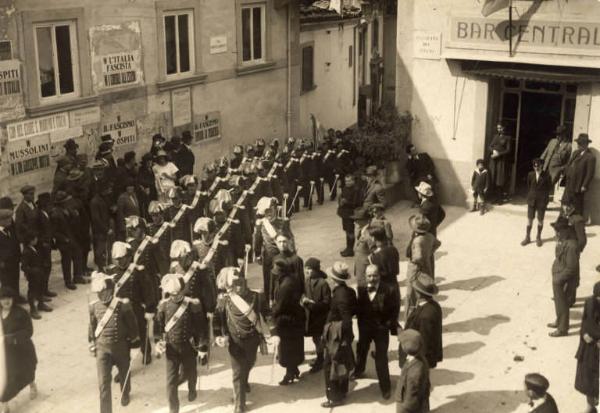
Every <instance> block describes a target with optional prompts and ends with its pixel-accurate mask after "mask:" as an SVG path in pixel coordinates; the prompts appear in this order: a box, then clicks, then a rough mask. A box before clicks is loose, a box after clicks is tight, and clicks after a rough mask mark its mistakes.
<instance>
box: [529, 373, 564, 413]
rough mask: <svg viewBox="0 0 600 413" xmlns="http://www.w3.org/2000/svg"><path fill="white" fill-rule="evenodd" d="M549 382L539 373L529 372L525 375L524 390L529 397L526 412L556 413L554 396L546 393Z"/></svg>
mask: <svg viewBox="0 0 600 413" xmlns="http://www.w3.org/2000/svg"><path fill="white" fill-rule="evenodd" d="M548 387H550V383H549V382H548V379H546V378H545V377H544V376H542V375H541V374H539V373H529V374H527V375H526V376H525V392H526V393H527V398H528V399H529V403H528V405H529V406H528V407H529V410H527V411H528V412H534V413H558V407H557V406H556V402H555V401H554V398H553V397H552V396H551V395H550V393H548Z"/></svg>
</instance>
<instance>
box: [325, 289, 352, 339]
mask: <svg viewBox="0 0 600 413" xmlns="http://www.w3.org/2000/svg"><path fill="white" fill-rule="evenodd" d="M357 307H358V303H357V299H356V293H355V292H354V290H353V289H352V288H350V287H348V286H347V285H344V284H338V285H336V286H335V287H334V288H333V291H332V292H331V305H330V307H329V313H328V314H327V322H328V323H329V322H332V321H341V322H342V335H343V337H344V339H345V340H347V342H349V343H351V342H352V340H354V334H353V333H352V317H354V315H355V314H356V312H357Z"/></svg>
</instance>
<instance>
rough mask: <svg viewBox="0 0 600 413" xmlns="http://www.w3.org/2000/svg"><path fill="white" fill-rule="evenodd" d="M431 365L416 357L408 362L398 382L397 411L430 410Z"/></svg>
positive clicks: (418, 411)
mask: <svg viewBox="0 0 600 413" xmlns="http://www.w3.org/2000/svg"><path fill="white" fill-rule="evenodd" d="M430 390H431V383H430V381H429V367H428V366H427V362H426V361H424V360H422V359H421V358H419V357H416V358H414V359H412V360H411V361H409V362H408V363H406V365H405V366H404V368H403V369H402V372H401V373H400V377H399V378H398V383H397V384H396V413H427V412H429V393H430Z"/></svg>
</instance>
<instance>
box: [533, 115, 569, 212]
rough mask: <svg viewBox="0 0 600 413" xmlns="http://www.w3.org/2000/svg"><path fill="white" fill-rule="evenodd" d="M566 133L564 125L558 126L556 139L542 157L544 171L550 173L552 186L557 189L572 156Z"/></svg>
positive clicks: (551, 140) (552, 140) (547, 147)
mask: <svg viewBox="0 0 600 413" xmlns="http://www.w3.org/2000/svg"><path fill="white" fill-rule="evenodd" d="M566 132H567V128H565V127H564V126H563V125H559V126H557V127H556V131H555V133H556V137H555V138H552V139H550V142H548V146H546V149H544V152H542V155H541V156H540V158H541V159H542V161H543V162H544V167H543V168H542V169H543V170H544V171H545V172H548V174H549V175H550V178H551V179H552V186H554V187H556V185H557V184H558V183H559V182H560V180H561V178H562V177H563V175H564V172H565V167H566V166H567V164H568V163H569V156H570V155H571V143H570V142H569V141H568V140H567V134H566ZM555 189H556V188H555ZM555 200H556V199H555Z"/></svg>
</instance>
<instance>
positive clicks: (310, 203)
mask: <svg viewBox="0 0 600 413" xmlns="http://www.w3.org/2000/svg"><path fill="white" fill-rule="evenodd" d="M314 190H315V181H310V191H309V192H308V206H309V207H310V208H312V196H313V191H314Z"/></svg>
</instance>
